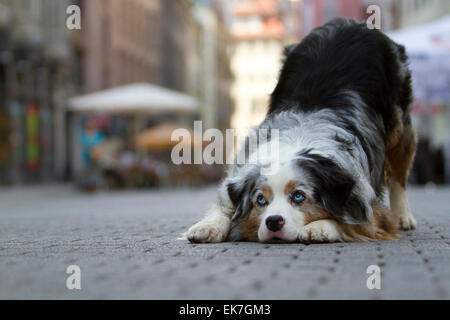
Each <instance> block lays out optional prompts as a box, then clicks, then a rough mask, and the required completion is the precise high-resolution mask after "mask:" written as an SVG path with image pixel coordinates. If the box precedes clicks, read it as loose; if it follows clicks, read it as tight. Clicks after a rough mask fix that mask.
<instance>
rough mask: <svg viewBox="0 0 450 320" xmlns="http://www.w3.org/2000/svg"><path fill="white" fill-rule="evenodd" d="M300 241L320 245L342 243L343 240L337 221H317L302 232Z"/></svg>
mask: <svg viewBox="0 0 450 320" xmlns="http://www.w3.org/2000/svg"><path fill="white" fill-rule="evenodd" d="M299 240H300V242H306V243H310V242H313V243H320V242H337V241H342V238H341V234H340V232H339V227H338V225H337V222H336V221H333V220H317V221H314V222H311V223H309V224H307V225H306V226H304V227H303V228H302V229H301V230H300V233H299Z"/></svg>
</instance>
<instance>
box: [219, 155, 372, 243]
mask: <svg viewBox="0 0 450 320" xmlns="http://www.w3.org/2000/svg"><path fill="white" fill-rule="evenodd" d="M356 183H357V182H356V181H355V178H354V177H353V176H351V175H350V174H349V173H348V172H347V171H346V170H345V169H343V168H342V167H341V166H339V165H338V164H337V163H336V162H335V161H333V160H332V159H330V158H327V157H325V156H323V155H319V154H314V153H311V152H310V151H306V152H302V153H298V154H297V155H296V156H295V157H293V158H292V159H290V160H289V161H286V162H283V163H281V164H280V165H279V167H278V171H277V173H276V174H273V175H263V174H261V173H260V172H258V170H257V166H255V167H253V168H251V169H250V170H246V171H245V173H244V174H242V175H240V176H238V177H237V178H234V179H233V180H230V181H229V182H228V184H227V190H228V194H229V196H230V199H231V201H232V202H233V205H234V206H235V208H236V211H235V214H234V216H233V221H234V228H236V229H237V231H235V232H238V234H239V235H238V236H236V238H241V239H244V240H249V241H261V242H267V241H277V240H281V241H284V242H294V241H296V240H297V238H298V234H299V230H300V229H301V228H302V227H303V226H304V225H306V224H308V223H310V222H313V221H316V220H320V219H327V218H332V219H337V220H341V221H345V222H347V223H361V222H364V221H366V220H367V218H368V217H369V216H370V215H371V208H370V205H369V204H367V203H366V201H365V200H364V197H363V196H360V195H358V192H357V188H356Z"/></svg>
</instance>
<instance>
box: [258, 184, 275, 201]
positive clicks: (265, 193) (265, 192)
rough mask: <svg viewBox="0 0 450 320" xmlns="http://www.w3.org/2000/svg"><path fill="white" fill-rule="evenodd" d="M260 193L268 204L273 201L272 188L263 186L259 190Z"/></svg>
mask: <svg viewBox="0 0 450 320" xmlns="http://www.w3.org/2000/svg"><path fill="white" fill-rule="evenodd" d="M261 191H262V193H263V196H264V198H266V199H267V201H269V202H270V201H272V199H273V192H272V188H271V187H269V186H268V185H264V186H263V187H262V188H261Z"/></svg>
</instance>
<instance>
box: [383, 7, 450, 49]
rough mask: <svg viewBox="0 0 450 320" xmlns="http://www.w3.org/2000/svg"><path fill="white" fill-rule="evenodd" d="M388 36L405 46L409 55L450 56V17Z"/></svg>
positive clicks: (393, 32) (389, 33) (394, 32)
mask: <svg viewBox="0 0 450 320" xmlns="http://www.w3.org/2000/svg"><path fill="white" fill-rule="evenodd" d="M387 34H388V36H389V37H390V38H391V39H392V40H394V41H395V42H397V43H399V44H402V45H404V46H405V47H406V50H407V51H408V54H409V55H416V54H422V55H423V54H428V55H432V54H450V15H448V16H445V17H444V18H442V19H439V20H436V21H433V22H429V23H425V24H421V25H418V26H412V27H408V28H404V29H400V30H396V31H392V32H388V33H387Z"/></svg>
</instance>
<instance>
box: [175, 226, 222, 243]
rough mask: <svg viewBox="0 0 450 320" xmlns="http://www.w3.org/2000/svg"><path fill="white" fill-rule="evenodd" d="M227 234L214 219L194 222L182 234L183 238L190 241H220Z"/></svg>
mask: <svg viewBox="0 0 450 320" xmlns="http://www.w3.org/2000/svg"><path fill="white" fill-rule="evenodd" d="M226 236H227V234H226V232H224V231H223V230H222V229H221V228H220V227H218V226H216V225H215V223H214V221H200V222H198V223H196V224H194V225H193V226H192V227H190V228H189V230H188V231H187V232H186V233H185V234H184V235H183V238H184V239H187V240H189V241H190V242H203V243H205V242H222V241H225V238H226Z"/></svg>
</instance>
